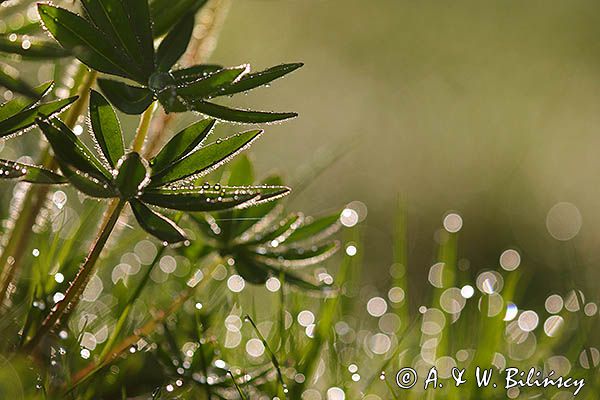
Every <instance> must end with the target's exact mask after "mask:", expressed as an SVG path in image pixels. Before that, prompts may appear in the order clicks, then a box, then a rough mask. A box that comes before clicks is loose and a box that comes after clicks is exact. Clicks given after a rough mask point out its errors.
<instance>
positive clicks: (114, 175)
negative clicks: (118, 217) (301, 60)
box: [39, 91, 289, 243]
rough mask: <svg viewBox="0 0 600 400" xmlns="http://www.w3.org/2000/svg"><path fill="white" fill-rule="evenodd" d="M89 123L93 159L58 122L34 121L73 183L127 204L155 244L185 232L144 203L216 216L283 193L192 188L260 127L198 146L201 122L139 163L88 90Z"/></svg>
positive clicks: (209, 123) (203, 130)
mask: <svg viewBox="0 0 600 400" xmlns="http://www.w3.org/2000/svg"><path fill="white" fill-rule="evenodd" d="M90 120H91V126H92V132H93V138H94V140H95V142H96V143H97V144H98V148H99V149H100V150H101V156H102V157H101V158H98V157H96V156H95V155H94V153H93V152H92V151H91V150H90V149H88V148H87V147H86V146H85V144H83V143H82V142H81V140H80V139H79V138H78V137H77V136H76V135H75V133H73V131H71V130H70V129H69V128H68V127H67V126H66V125H65V124H64V123H62V122H61V121H60V120H58V119H55V120H52V121H50V122H45V121H39V125H40V127H41V129H42V131H43V132H44V135H45V136H46V138H47V139H48V141H49V142H50V144H51V145H52V148H53V150H54V153H55V155H56V158H57V160H58V162H59V165H60V168H61V171H62V172H63V174H64V175H65V177H66V178H67V179H68V181H69V182H70V183H71V184H72V185H73V186H75V187H76V188H77V189H79V190H80V191H82V192H83V193H85V194H87V195H88V196H92V197H96V198H120V199H121V200H122V201H124V202H128V203H129V204H130V205H131V208H132V209H133V213H134V215H135V217H136V219H137V220H138V222H139V224H140V226H142V227H143V228H144V229H145V230H146V231H147V232H148V233H150V234H152V235H154V236H156V237H157V238H159V239H160V240H162V241H165V242H168V243H176V242H181V241H184V240H185V239H186V237H185V233H184V232H183V230H182V229H181V228H179V227H178V226H177V225H176V224H175V223H174V222H173V221H171V220H169V219H168V218H167V217H165V216H163V215H161V214H159V213H157V212H155V211H153V210H152V209H151V208H149V207H148V205H152V206H158V207H162V208H167V209H171V210H178V211H205V212H206V211H218V210H223V209H228V208H233V207H243V206H250V205H252V204H258V203H261V202H268V201H271V200H274V199H277V198H279V197H282V196H285V195H286V194H287V193H288V192H289V189H288V188H287V187H285V186H277V185H269V186H266V185H265V186H251V185H250V186H244V187H219V188H215V187H213V186H211V185H208V184H198V183H197V182H198V178H199V177H201V176H204V175H206V174H208V173H209V172H210V171H212V170H214V169H215V168H217V167H219V166H220V165H222V164H223V163H225V162H226V161H227V160H229V159H230V158H232V157H233V156H235V155H236V154H237V153H239V152H241V151H242V150H243V149H245V148H247V147H248V146H249V145H250V144H251V143H252V142H253V141H254V140H256V139H257V138H258V137H259V136H260V135H261V134H262V131H261V130H250V131H246V132H242V133H239V134H236V135H234V136H231V137H228V138H225V139H218V140H216V141H214V142H212V143H210V144H204V141H205V140H206V138H207V137H208V136H209V134H210V132H211V130H212V128H213V126H214V125H215V120H214V119H210V118H208V119H203V120H200V121H198V122H196V123H194V124H192V125H191V126H189V127H187V128H186V129H184V130H182V131H181V132H179V133H177V134H176V135H175V136H173V138H172V139H171V140H170V141H169V142H168V143H167V144H166V145H165V146H164V147H163V148H162V149H161V151H160V152H159V153H158V154H157V155H156V156H155V157H153V158H151V159H150V160H146V159H144V158H143V157H142V156H141V155H140V154H139V153H137V152H135V151H130V152H127V153H126V152H125V147H124V144H123V133H122V131H121V128H120V124H119V120H118V119H117V115H116V113H115V111H114V110H113V108H112V107H111V105H110V104H109V103H108V101H107V100H106V99H105V98H104V97H103V96H102V95H101V94H100V93H98V92H96V91H92V93H91V95H90Z"/></svg>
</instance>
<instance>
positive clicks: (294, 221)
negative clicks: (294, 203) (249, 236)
mask: <svg viewBox="0 0 600 400" xmlns="http://www.w3.org/2000/svg"><path fill="white" fill-rule="evenodd" d="M303 221H304V216H303V215H302V214H300V213H292V214H290V215H288V216H287V217H286V218H284V219H282V220H281V221H279V224H278V225H275V226H274V227H273V228H272V229H271V230H270V231H268V232H267V233H265V234H261V235H259V236H258V237H257V238H256V239H254V240H251V241H249V242H245V243H244V245H246V246H249V245H257V244H264V245H265V246H274V247H276V246H279V243H282V242H284V241H285V240H286V239H287V238H288V237H289V236H290V235H291V234H292V233H293V232H294V231H295V230H296V229H298V228H299V227H300V226H301V225H302V223H303ZM272 242H274V243H272Z"/></svg>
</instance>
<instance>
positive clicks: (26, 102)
mask: <svg viewBox="0 0 600 400" xmlns="http://www.w3.org/2000/svg"><path fill="white" fill-rule="evenodd" d="M53 83H54V82H52V81H49V82H46V83H43V84H41V85H40V86H38V87H36V88H34V89H33V90H34V92H35V93H36V98H41V97H43V96H44V95H45V94H46V93H48V91H49V90H50V89H51V88H52V84H53ZM36 98H27V97H21V96H19V97H17V98H15V99H13V100H11V101H9V102H6V103H4V104H0V121H4V120H5V119H8V118H9V117H12V116H14V115H15V114H17V113H18V112H20V111H23V110H24V109H26V108H29V107H31V106H33V105H34V104H35V103H36V101H37V100H36Z"/></svg>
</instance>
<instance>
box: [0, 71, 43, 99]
mask: <svg viewBox="0 0 600 400" xmlns="http://www.w3.org/2000/svg"><path fill="white" fill-rule="evenodd" d="M0 87H4V88H6V89H8V90H12V91H13V92H16V93H20V94H23V95H25V96H28V97H31V98H32V99H37V93H36V92H35V90H33V88H32V87H31V86H29V85H28V84H27V83H25V82H23V81H22V80H20V79H17V78H15V77H14V76H11V75H9V74H7V73H6V72H5V71H4V70H3V69H2V67H1V65H0Z"/></svg>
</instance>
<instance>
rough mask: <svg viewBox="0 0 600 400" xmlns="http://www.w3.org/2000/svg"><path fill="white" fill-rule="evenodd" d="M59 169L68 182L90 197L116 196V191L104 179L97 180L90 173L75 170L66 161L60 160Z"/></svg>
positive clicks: (105, 197) (104, 197)
mask: <svg viewBox="0 0 600 400" xmlns="http://www.w3.org/2000/svg"><path fill="white" fill-rule="evenodd" d="M59 165H60V170H61V171H62V173H63V174H64V175H65V177H66V178H67V179H68V180H69V182H70V183H71V184H72V185H73V186H74V187H75V188H76V189H77V190H79V191H80V192H82V193H85V194H87V195H88V196H91V197H97V198H101V199H107V198H112V197H116V195H117V194H116V193H115V192H114V191H113V190H112V188H111V187H110V186H109V185H108V183H107V182H105V181H104V180H102V181H101V180H99V179H97V178H95V177H93V176H91V175H88V174H86V173H83V172H80V171H77V170H75V169H74V168H72V167H70V166H69V165H67V164H66V163H63V162H60V161H59Z"/></svg>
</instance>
